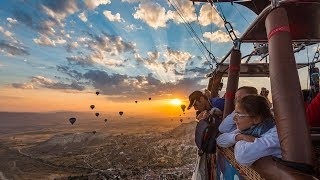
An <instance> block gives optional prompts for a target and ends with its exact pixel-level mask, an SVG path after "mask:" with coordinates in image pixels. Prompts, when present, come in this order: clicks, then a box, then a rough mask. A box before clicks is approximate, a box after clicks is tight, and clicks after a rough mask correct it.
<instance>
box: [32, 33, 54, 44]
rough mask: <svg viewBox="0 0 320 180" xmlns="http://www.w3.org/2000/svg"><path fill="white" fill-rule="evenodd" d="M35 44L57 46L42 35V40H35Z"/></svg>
mask: <svg viewBox="0 0 320 180" xmlns="http://www.w3.org/2000/svg"><path fill="white" fill-rule="evenodd" d="M33 42H35V43H36V44H39V45H44V46H55V45H56V44H55V43H54V41H52V40H51V39H50V38H49V37H47V36H44V35H41V36H40V38H34V39H33Z"/></svg>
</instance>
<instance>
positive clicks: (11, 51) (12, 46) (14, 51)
mask: <svg viewBox="0 0 320 180" xmlns="http://www.w3.org/2000/svg"><path fill="white" fill-rule="evenodd" d="M1 52H2V53H7V54H8V55H19V56H23V55H30V54H29V52H28V51H27V50H26V48H25V47H23V46H21V45H20V44H18V43H9V42H6V41H3V40H2V41H0V53H1Z"/></svg>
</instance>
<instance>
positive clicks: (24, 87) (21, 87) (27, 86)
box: [11, 83, 34, 89]
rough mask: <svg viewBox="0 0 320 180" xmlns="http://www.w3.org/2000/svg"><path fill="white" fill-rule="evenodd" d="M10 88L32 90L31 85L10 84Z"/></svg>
mask: <svg viewBox="0 0 320 180" xmlns="http://www.w3.org/2000/svg"><path fill="white" fill-rule="evenodd" d="M11 86H12V87H14V88H17V89H34V87H33V84H32V83H12V84H11Z"/></svg>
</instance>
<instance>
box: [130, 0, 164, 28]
mask: <svg viewBox="0 0 320 180" xmlns="http://www.w3.org/2000/svg"><path fill="white" fill-rule="evenodd" d="M133 17H134V18H135V19H141V20H142V21H144V22H145V23H147V24H148V25H149V26H151V27H153V28H154V29H158V28H161V27H166V22H167V21H168V16H167V14H166V10H165V8H164V7H162V6H160V5H159V4H158V3H156V4H153V3H143V4H139V7H138V8H137V11H136V12H135V13H134V14H133Z"/></svg>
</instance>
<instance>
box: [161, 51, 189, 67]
mask: <svg viewBox="0 0 320 180" xmlns="http://www.w3.org/2000/svg"><path fill="white" fill-rule="evenodd" d="M163 56H164V57H165V58H166V59H167V62H171V63H172V64H175V65H176V66H177V65H184V66H185V64H186V63H187V62H188V61H189V60H190V59H191V58H192V55H191V54H190V53H189V52H184V51H177V50H172V49H171V48H167V51H166V52H165V53H164V55H163Z"/></svg>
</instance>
